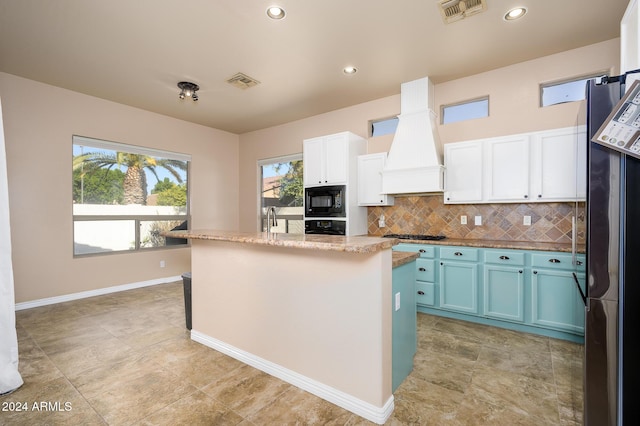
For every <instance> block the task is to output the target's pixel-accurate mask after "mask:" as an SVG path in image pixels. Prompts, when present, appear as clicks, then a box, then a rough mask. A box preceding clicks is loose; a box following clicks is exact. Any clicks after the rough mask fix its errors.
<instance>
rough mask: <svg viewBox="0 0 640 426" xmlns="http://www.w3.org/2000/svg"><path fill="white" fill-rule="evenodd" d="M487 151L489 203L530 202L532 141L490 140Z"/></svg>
mask: <svg viewBox="0 0 640 426" xmlns="http://www.w3.org/2000/svg"><path fill="white" fill-rule="evenodd" d="M484 149H485V159H486V162H487V167H486V168H485V180H484V182H485V194H486V199H487V201H490V202H500V201H522V202H526V201H529V198H530V197H529V137H528V136H527V135H515V136H513V137H505V138H496V139H491V140H487V141H485V143H484Z"/></svg>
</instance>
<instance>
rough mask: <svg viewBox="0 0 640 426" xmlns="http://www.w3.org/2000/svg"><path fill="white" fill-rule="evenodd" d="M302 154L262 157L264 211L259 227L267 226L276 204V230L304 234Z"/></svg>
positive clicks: (260, 214) (261, 173)
mask: <svg viewBox="0 0 640 426" xmlns="http://www.w3.org/2000/svg"><path fill="white" fill-rule="evenodd" d="M302 171H303V164H302V154H294V155H288V156H285V157H278V158H269V159H265V160H259V161H258V176H259V184H258V186H259V188H260V201H259V202H260V213H259V224H258V228H259V230H260V231H266V230H267V210H268V209H270V208H271V207H274V208H275V211H276V218H277V225H275V226H271V231H272V232H280V233H288V234H304V221H303V214H304V207H303V197H304V182H303V179H302V177H303V175H302Z"/></svg>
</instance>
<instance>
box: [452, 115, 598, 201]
mask: <svg viewBox="0 0 640 426" xmlns="http://www.w3.org/2000/svg"><path fill="white" fill-rule="evenodd" d="M586 146H587V140H586V131H585V129H584V127H582V128H575V127H567V128H562V129H554V130H548V131H542V132H533V133H526V134H520V135H513V136H507V137H499V138H490V139H481V140H476V141H468V142H460V143H452V144H446V145H445V166H446V169H445V181H446V191H445V196H444V202H445V204H447V203H451V204H453V203H514V202H521V203H529V202H552V201H584V200H585V199H586V182H587V179H586V177H587V175H586V173H587V170H586V164H587V158H586Z"/></svg>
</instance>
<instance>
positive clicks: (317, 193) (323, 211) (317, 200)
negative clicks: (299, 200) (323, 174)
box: [304, 185, 347, 217]
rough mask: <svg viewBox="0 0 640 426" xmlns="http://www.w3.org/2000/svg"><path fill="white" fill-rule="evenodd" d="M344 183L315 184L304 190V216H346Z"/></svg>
mask: <svg viewBox="0 0 640 426" xmlns="http://www.w3.org/2000/svg"><path fill="white" fill-rule="evenodd" d="M345 192H346V190H345V185H336V186H317V187H314V188H305V190H304V201H305V204H304V215H305V216H306V217H346V216H347V211H346V205H345V204H346V199H345V195H346V194H345Z"/></svg>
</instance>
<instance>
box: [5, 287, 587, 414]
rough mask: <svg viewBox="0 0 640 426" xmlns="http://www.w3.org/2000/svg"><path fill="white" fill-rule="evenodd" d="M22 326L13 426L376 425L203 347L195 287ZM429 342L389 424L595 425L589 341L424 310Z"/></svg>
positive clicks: (33, 319)
mask: <svg viewBox="0 0 640 426" xmlns="http://www.w3.org/2000/svg"><path fill="white" fill-rule="evenodd" d="M17 330H18V340H19V350H20V372H21V373H22V376H23V378H24V381H25V384H24V386H23V387H21V388H20V389H18V390H17V391H16V392H14V393H12V394H10V395H6V396H4V397H0V405H1V406H0V424H1V425H45V424H46V425H104V424H108V425H134V424H135V425H289V424H296V425H307V424H308V425H315V424H323V425H324V424H330V425H370V424H371V423H370V422H368V421H366V420H364V419H362V418H360V417H358V416H356V415H353V414H351V413H350V412H348V411H346V410H343V409H342V408H339V407H337V406H335V405H333V404H330V403H328V402H325V401H323V400H321V399H319V398H317V397H315V396H313V395H311V394H309V393H307V392H304V391H302V390H300V389H298V388H296V387H294V386H292V385H289V384H287V383H285V382H283V381H281V380H279V379H276V378H274V377H271V376H269V375H267V374H265V373H263V372H260V371H258V370H256V369H254V368H252V367H249V366H247V365H244V364H242V363H240V362H238V361H236V360H234V359H232V358H229V357H227V356H226V355H223V354H221V353H219V352H216V351H214V350H212V349H209V348H207V347H205V346H202V345H200V344H198V343H195V342H193V341H191V340H190V339H189V334H188V332H187V331H186V330H185V327H184V307H183V299H182V283H181V282H177V283H172V284H163V285H157V286H153V287H147V288H143V289H137V290H131V291H126V292H121V293H117V294H110V295H105V296H99V297H93V298H89V299H84V300H79V301H73V302H67V303H61V304H58V305H51V306H45V307H40V308H34V309H29V310H23V311H18V312H17ZM418 344H419V349H418V353H417V355H416V358H415V368H414V371H413V372H412V373H411V375H410V376H409V377H408V378H407V380H405V382H404V383H403V384H402V385H401V386H400V388H399V389H398V390H397V392H396V393H395V411H394V413H393V415H392V417H391V418H390V419H389V421H388V422H387V424H389V425H510V426H511V425H536V426H540V425H578V424H582V347H581V346H580V345H575V344H571V343H567V342H563V341H559V340H554V339H548V338H545V337H539V336H533V335H528V334H522V333H516V332H512V331H507V330H502V329H497V328H493V327H486V326H481V325H475V324H470V323H466V322H462V321H455V320H449V319H445V318H439V317H434V316H429V315H424V314H419V316H418ZM19 409H22V411H19ZM2 410H4V411H2Z"/></svg>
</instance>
